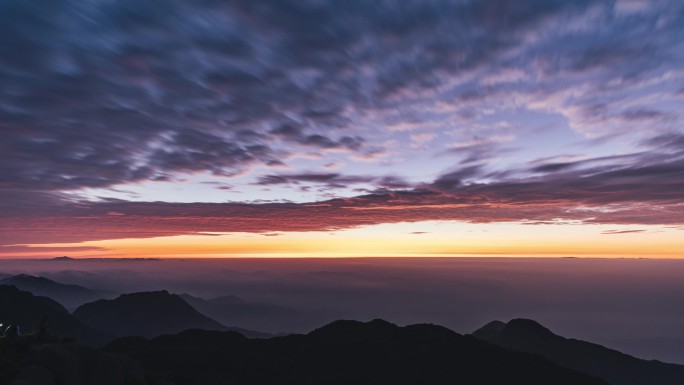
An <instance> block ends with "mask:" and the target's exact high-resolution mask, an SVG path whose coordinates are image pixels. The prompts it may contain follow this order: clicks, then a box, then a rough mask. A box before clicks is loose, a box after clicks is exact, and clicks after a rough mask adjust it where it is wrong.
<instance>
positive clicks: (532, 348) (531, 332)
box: [472, 319, 684, 385]
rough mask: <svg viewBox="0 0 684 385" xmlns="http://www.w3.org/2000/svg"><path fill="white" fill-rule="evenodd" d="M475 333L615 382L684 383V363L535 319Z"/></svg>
mask: <svg viewBox="0 0 684 385" xmlns="http://www.w3.org/2000/svg"><path fill="white" fill-rule="evenodd" d="M472 335H473V336H474V337H476V338H478V339H481V340H484V341H487V342H490V343H492V344H495V345H499V346H502V347H505V348H508V349H512V350H517V351H520V352H527V353H533V354H538V355H540V356H542V357H544V358H546V359H548V360H549V361H552V362H554V363H556V364H558V365H560V366H564V367H567V368H571V369H575V370H578V371H581V372H585V373H589V374H591V375H594V376H597V377H601V378H603V379H605V380H606V381H608V382H609V383H611V384H613V385H651V384H658V385H670V384H671V385H675V384H678V385H681V384H684V366H683V365H675V364H666V363H663V362H660V361H647V360H642V359H638V358H635V357H632V356H630V355H627V354H624V353H620V352H618V351H615V350H612V349H609V348H606V347H604V346H601V345H597V344H593V343H590V342H585V341H580V340H576V339H570V338H564V337H561V336H559V335H556V334H554V333H553V332H552V331H550V330H549V329H547V328H545V327H544V326H542V325H540V324H539V323H537V322H535V321H532V320H527V319H514V320H511V321H509V322H508V323H503V322H501V321H493V322H490V323H489V324H487V325H485V326H483V327H482V328H480V329H479V330H477V331H475V332H474V333H473V334H472Z"/></svg>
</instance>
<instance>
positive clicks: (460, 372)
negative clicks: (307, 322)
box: [105, 320, 607, 385]
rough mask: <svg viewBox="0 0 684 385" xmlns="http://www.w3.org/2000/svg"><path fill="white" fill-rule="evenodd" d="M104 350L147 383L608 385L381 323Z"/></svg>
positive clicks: (191, 336) (443, 332) (199, 333)
mask: <svg viewBox="0 0 684 385" xmlns="http://www.w3.org/2000/svg"><path fill="white" fill-rule="evenodd" d="M105 350H107V351H108V352H112V353H118V354H125V355H128V356H130V357H133V358H135V359H137V360H138V361H139V362H140V363H141V364H142V365H143V367H144V368H145V369H146V370H147V372H148V375H150V377H149V378H148V379H149V380H150V382H151V383H152V382H153V381H159V382H157V383H175V384H198V385H200V384H259V385H268V384H279V385H286V384H300V385H304V384H327V385H335V384H340V385H349V384H355V385H357V384H358V385H362V384H412V385H413V384H472V385H490V384H491V385H494V384H497V385H498V384H516V385H536V384H539V385H541V384H544V385H547V384H554V385H594V384H595V385H606V384H607V383H606V382H604V381H603V380H600V379H597V378H594V377H591V376H589V375H586V374H583V373H580V372H577V371H574V370H572V369H567V368H563V367H560V366H558V365H555V364H553V363H551V362H549V361H547V360H545V359H543V358H541V357H538V356H534V355H529V354H526V353H518V352H513V351H510V350H507V349H503V348H501V347H498V346H494V345H491V344H489V343H486V342H483V341H480V340H477V339H475V338H473V337H469V336H462V335H459V334H457V333H455V332H452V331H450V330H448V329H446V328H443V327H440V326H434V325H412V326H407V327H398V326H396V325H393V324H390V323H388V322H386V321H382V320H375V321H371V322H368V323H362V322H357V321H336V322H334V323H332V324H329V325H327V326H324V327H322V328H320V329H317V330H315V331H313V332H311V333H309V334H307V335H290V336H284V337H274V338H270V339H248V338H245V337H244V336H242V335H240V334H238V333H234V332H217V331H203V330H188V331H185V332H182V333H180V334H176V335H164V336H160V337H156V338H153V339H151V340H147V339H144V338H140V337H128V338H121V339H117V340H115V341H113V342H112V343H110V344H109V345H108V346H107V347H106V348H105ZM163 381H167V382H163Z"/></svg>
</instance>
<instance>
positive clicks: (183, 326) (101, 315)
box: [74, 290, 268, 337]
mask: <svg viewBox="0 0 684 385" xmlns="http://www.w3.org/2000/svg"><path fill="white" fill-rule="evenodd" d="M74 316H75V317H76V318H77V319H79V320H81V321H82V322H84V323H86V324H88V325H91V326H93V327H96V328H98V329H101V330H105V331H108V332H111V333H113V334H115V335H117V336H143V337H154V336H158V335H161V334H166V333H178V332H181V331H183V330H187V329H205V330H235V331H238V332H241V333H243V334H245V335H247V336H250V337H265V336H268V335H267V334H263V333H258V332H252V331H249V330H244V329H237V328H227V327H226V326H224V325H222V324H220V323H219V322H217V321H215V320H213V319H211V318H209V317H207V316H205V315H203V314H201V313H200V312H198V311H197V310H195V309H194V308H193V307H192V306H190V305H189V304H188V303H187V302H185V301H184V300H183V299H182V298H181V297H179V296H178V295H175V294H170V293H169V292H167V291H166V290H162V291H153V292H143V293H132V294H123V295H121V296H119V297H118V298H116V299H112V300H104V299H102V300H98V301H95V302H91V303H87V304H85V305H82V306H80V307H79V308H78V309H76V311H75V312H74Z"/></svg>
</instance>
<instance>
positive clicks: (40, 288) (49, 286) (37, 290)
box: [0, 274, 102, 310]
mask: <svg viewBox="0 0 684 385" xmlns="http://www.w3.org/2000/svg"><path fill="white" fill-rule="evenodd" d="M0 284H3V285H14V286H16V287H18V288H19V289H21V290H25V291H28V292H31V293H33V294H34V295H40V296H44V297H49V298H52V299H54V300H55V301H57V302H59V303H61V304H62V305H64V307H66V308H67V309H69V310H74V309H76V308H77V307H79V306H80V305H82V304H84V303H87V302H92V301H95V300H97V299H100V298H102V297H101V296H100V295H99V294H97V293H96V292H94V291H92V290H90V289H86V288H85V287H82V286H78V285H66V284H63V283H59V282H55V281H53V280H51V279H47V278H44V277H36V276H34V275H28V274H19V275H15V276H12V277H8V278H3V279H0Z"/></svg>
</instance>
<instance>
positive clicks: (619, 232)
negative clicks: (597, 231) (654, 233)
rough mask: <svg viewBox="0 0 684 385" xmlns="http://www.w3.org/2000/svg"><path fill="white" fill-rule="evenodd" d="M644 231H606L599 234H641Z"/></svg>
mask: <svg viewBox="0 0 684 385" xmlns="http://www.w3.org/2000/svg"><path fill="white" fill-rule="evenodd" d="M645 231H646V230H606V231H603V232H601V234H608V235H610V234H632V233H643V232H645Z"/></svg>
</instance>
